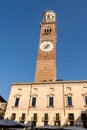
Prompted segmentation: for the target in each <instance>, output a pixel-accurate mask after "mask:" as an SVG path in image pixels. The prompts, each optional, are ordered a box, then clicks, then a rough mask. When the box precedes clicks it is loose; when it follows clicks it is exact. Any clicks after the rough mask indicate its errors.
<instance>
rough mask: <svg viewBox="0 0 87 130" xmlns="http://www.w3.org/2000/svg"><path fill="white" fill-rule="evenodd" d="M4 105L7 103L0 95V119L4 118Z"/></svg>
mask: <svg viewBox="0 0 87 130" xmlns="http://www.w3.org/2000/svg"><path fill="white" fill-rule="evenodd" d="M6 105H7V102H6V100H5V99H4V98H3V97H2V96H1V95H0V119H3V118H4V114H5V110H6Z"/></svg>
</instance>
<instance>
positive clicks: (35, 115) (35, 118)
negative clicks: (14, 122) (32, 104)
mask: <svg viewBox="0 0 87 130" xmlns="http://www.w3.org/2000/svg"><path fill="white" fill-rule="evenodd" d="M33 117H34V118H33V119H34V120H35V121H36V120H37V113H34V115H33Z"/></svg>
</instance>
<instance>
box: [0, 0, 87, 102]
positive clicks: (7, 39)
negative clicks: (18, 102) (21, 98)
mask: <svg viewBox="0 0 87 130" xmlns="http://www.w3.org/2000/svg"><path fill="white" fill-rule="evenodd" d="M46 10H53V11H55V12H56V14H57V29H58V35H57V37H58V41H57V79H63V80H87V0H50V1H49V0H31V1H30V0H0V95H2V96H3V97H4V98H5V99H6V100H8V97H9V93H10V89H11V83H12V82H33V81H34V75H35V69H36V60H37V52H38V42H39V32H40V27H39V23H40V22H41V21H42V14H43V12H45V11H46Z"/></svg>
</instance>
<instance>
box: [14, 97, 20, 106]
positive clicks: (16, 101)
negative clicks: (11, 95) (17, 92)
mask: <svg viewBox="0 0 87 130" xmlns="http://www.w3.org/2000/svg"><path fill="white" fill-rule="evenodd" d="M19 99H20V98H16V100H15V107H17V106H18V105H19Z"/></svg>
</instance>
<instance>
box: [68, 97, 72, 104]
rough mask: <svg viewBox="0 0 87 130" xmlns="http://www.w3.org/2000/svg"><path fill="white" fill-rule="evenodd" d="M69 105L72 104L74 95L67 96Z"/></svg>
mask: <svg viewBox="0 0 87 130" xmlns="http://www.w3.org/2000/svg"><path fill="white" fill-rule="evenodd" d="M67 103H68V106H72V97H67Z"/></svg>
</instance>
